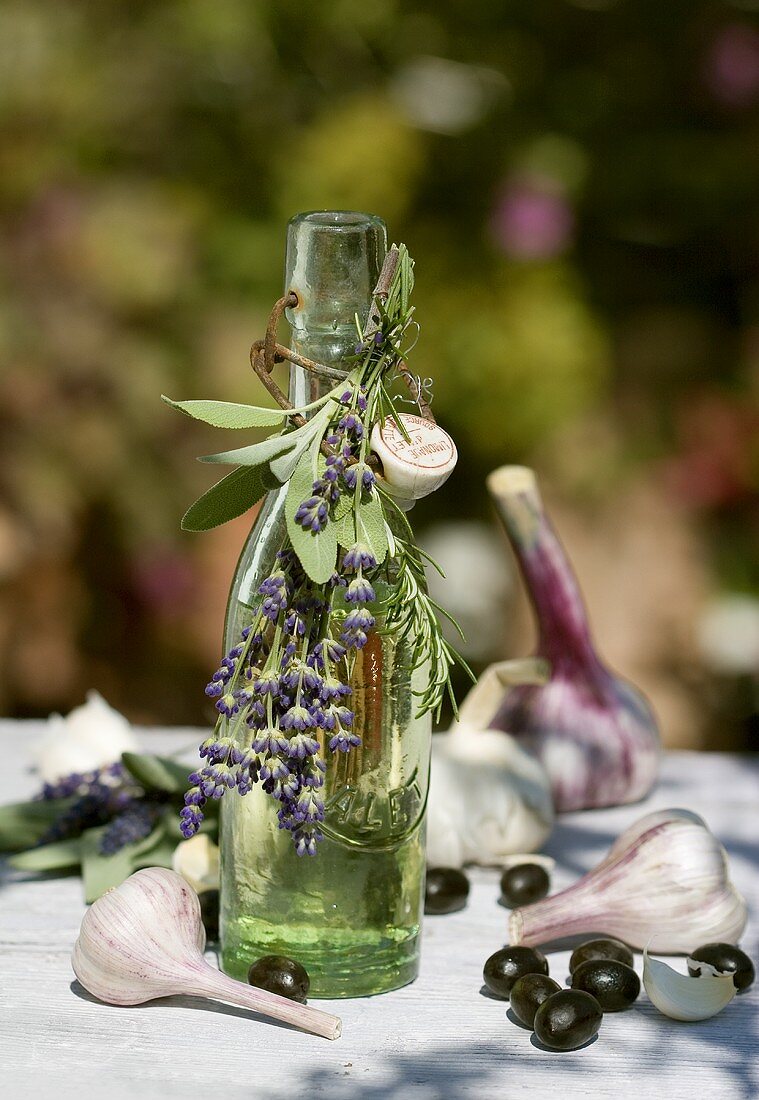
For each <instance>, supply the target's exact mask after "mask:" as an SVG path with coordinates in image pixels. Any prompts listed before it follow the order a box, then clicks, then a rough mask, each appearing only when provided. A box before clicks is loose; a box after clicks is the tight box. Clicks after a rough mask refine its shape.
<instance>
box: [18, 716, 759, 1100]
mask: <svg viewBox="0 0 759 1100" xmlns="http://www.w3.org/2000/svg"><path fill="white" fill-rule="evenodd" d="M39 732H40V727H39V725H38V724H36V723H33V722H26V723H18V722H0V748H1V749H2V750H3V757H2V758H3V772H4V782H3V792H4V795H5V797H6V798H8V797H9V796H12V797H14V800H15V798H22V797H25V796H26V795H27V794H30V793H32V792H33V791H34V790H35V789H36V786H37V784H36V782H35V780H34V777H33V776H32V775H31V774H30V773H28V774H23V775H22V767H23V765H22V764H21V763H19V761H18V754H19V750H20V747H22V746H23V745H24V744H25V743H31V741H32V739H33V738H36V737H37V736H38V735H39ZM194 740H195V738H194V736H193V735H192V734H190V733H188V731H183V732H177V731H171V732H168V731H153V732H147V731H146V733H145V737H144V741H145V745H146V747H147V748H148V749H150V750H155V751H166V750H168V749H176V748H178V747H179V746H180V745H183V744H191V743H192V742H193V741H194ZM664 806H685V807H688V808H690V809H693V810H695V811H696V812H698V813H700V814H702V815H703V816H704V817H705V819H706V820H707V822H708V823H709V824H710V825H711V827H712V829H713V830H714V831H715V832H716V833H717V835H718V836H719V837H720V839H721V840H722V841H723V843H724V844H725V846H726V847H727V850H728V852H729V854H730V857H731V862H732V868H733V878H734V880H735V882H736V884H737V885H738V887H739V889H740V890H741V891H742V892H743V894H744V895H745V896H746V899H747V901H748V902H749V906H750V909H751V914H752V918H751V922H750V924H749V928H748V930H747V933H746V935H745V937H744V940H743V945H744V947H745V949H746V950H747V951H748V952H749V953H750V954H752V956H753V958H754V959H755V960H757V959H758V958H759V927H758V924H757V919H756V914H757V912H758V911H759V866H757V855H758V845H757V836H758V834H759V761H757V760H756V759H754V760H749V759H746V758H738V757H730V756H725V755H710V756H702V755H698V754H695V753H678V754H670V755H669V756H668V757H667V758H666V760H665V762H664V767H663V774H662V779H661V782H660V784H659V786H658V789H657V791H656V793H655V794H654V796H653V797H652V798H650V799H649V800H648V801H647V802H646V803H645V804H643V805H639V806H634V807H628V808H624V809H615V810H602V811H595V812H592V813H586V814H572V815H568V816H566V817H564V818H562V819H561V822H560V824H559V825H558V826H557V827H556V830H555V832H554V834H553V837H552V839H551V841H550V843H549V844H548V846H547V848H546V851H547V852H548V853H549V854H550V855H552V856H554V857H555V858H556V859H557V868H556V871H555V874H554V879H553V882H554V886H555V887H556V888H560V887H563V886H565V885H568V884H569V883H570V882H572V881H574V879H575V878H576V877H577V876H578V875H579V874H580V873H581V872H583V871H585V870H587V869H588V868H589V867H590V866H592V865H593V864H594V863H595V862H596V861H597V859H598V858H600V856H601V855H602V854H603V853H604V852H605V850H606V848H607V847H608V846H609V844H610V843H611V841H612V839H613V838H614V837H615V836H616V835H617V834H618V833H619V832H620V831H621V830H622V829H623V828H624V827H625V826H627V825H628V824H630V823H631V822H632V821H633V820H635V818H636V817H638V816H640V815H641V814H642V813H643V812H645V811H647V810H650V809H653V808H661V807H664ZM472 880H473V886H472V892H471V895H470V901H469V904H468V906H467V908H466V909H465V910H463V911H462V912H460V913H455V914H451V915H448V916H441V917H428V918H426V922H425V928H424V947H423V954H422V968H421V974H420V976H419V978H418V979H417V981H416V982H414V983H413V984H412V985H410V986H407V987H406V988H405V989H402V990H398V991H397V992H395V993H389V994H385V995H384V996H381V997H375V998H366V999H362V1000H354V1001H341V1002H335V1001H333V1002H328V1004H329V1007H330V1008H331V1009H332V1010H334V1011H337V1012H338V1013H339V1014H340V1015H341V1016H342V1018H343V1036H342V1039H339V1040H338V1041H337V1042H333V1043H330V1042H328V1041H327V1040H324V1039H318V1038H315V1037H313V1036H310V1035H304V1034H301V1033H299V1032H296V1031H292V1030H289V1029H287V1028H285V1027H280V1026H278V1025H274V1024H270V1023H265V1022H263V1021H262V1020H261V1019H260V1018H257V1017H255V1016H254V1015H252V1014H250V1013H247V1012H245V1011H243V1010H239V1009H235V1008H231V1007H226V1006H214V1005H210V1004H209V1003H207V1002H197V1001H196V1002H194V1001H192V1000H191V999H186V998H171V999H167V1000H164V1001H159V1002H153V1003H152V1004H148V1005H142V1006H137V1007H134V1008H114V1007H110V1006H106V1005H101V1004H98V1003H97V1002H95V1001H94V1000H92V999H91V998H89V997H88V996H87V995H86V994H85V993H84V992H83V991H82V990H81V988H80V987H79V986H78V985H77V984H76V983H75V981H74V976H73V973H72V971H71V968H70V964H69V955H70V951H71V947H72V944H73V942H74V940H75V938H76V934H77V931H78V928H79V922H80V920H81V918H82V914H83V912H84V904H83V902H82V892H81V884H80V882H79V880H78V879H77V878H63V879H55V878H52V877H34V876H30V875H24V874H21V873H19V872H12V871H10V870H9V869H8V868H7V866H5V867H4V868H3V870H2V879H1V880H0V1071H1V1072H0V1096H2V1097H3V1098H6V1100H22V1098H23V1100H38V1098H44V1100H47V1098H48V1097H49V1098H51V1100H69V1098H76V1100H89V1098H90V1097H93V1098H97V1100H99V1098H100V1097H107V1098H108V1100H122V1098H129V1100H170V1098H173V1097H187V1098H188V1100H189V1098H193V1097H198V1096H208V1097H216V1096H219V1097H224V1098H225V1100H226V1098H232V1097H234V1098H236V1097H238V1096H239V1097H251V1098H258V1097H262V1098H266V1100H294V1098H299V1097H308V1098H309V1100H310V1098H313V1097H329V1098H330V1100H353V1098H358V1097H361V1098H366V1100H385V1098H393V1100H395V1098H398V1100H406V1098H411V1100H438V1098H439V1100H448V1098H452V1100H455V1098H456V1097H475V1096H476V1097H478V1098H479V1097H485V1096H493V1097H499V1098H504V1100H512V1098H516V1097H521V1096H534V1097H541V1098H545V1100H552V1098H554V1097H555V1098H557V1100H570V1098H574V1097H583V1098H584V1097H588V1098H590V1100H605V1098H614V1100H621V1098H626V1097H636V1098H638V1097H645V1098H646V1100H658V1098H660V1097H661V1098H662V1100H664V1098H666V1100H681V1098H682V1100H701V1098H705V1097H710V1098H715V1100H733V1098H741V1100H744V1098H745V1100H749V1098H752V1100H753V1098H755V1097H758V1096H759V1041H758V1031H757V1012H756V1008H757V1003H758V1002H759V995H758V992H757V988H756V987H754V988H753V989H752V990H751V991H750V992H749V993H748V994H744V995H743V996H741V997H739V998H737V999H736V1000H734V1001H733V1002H732V1004H730V1005H729V1006H728V1007H727V1009H725V1011H724V1012H723V1013H722V1014H721V1015H719V1016H717V1017H715V1018H714V1019H712V1020H709V1021H706V1022H704V1023H700V1024H678V1023H675V1022H674V1021H672V1020H668V1019H665V1018H664V1017H663V1016H661V1015H659V1014H658V1013H657V1012H656V1010H655V1009H654V1008H653V1006H652V1005H651V1004H650V1002H649V1001H648V999H647V998H646V995H645V993H642V994H641V997H640V1000H639V1002H638V1003H637V1004H636V1005H635V1007H634V1008H633V1009H632V1010H631V1011H629V1012H623V1013H617V1014H612V1015H607V1016H606V1017H605V1018H604V1022H603V1025H602V1027H601V1032H600V1034H599V1036H598V1038H597V1040H596V1041H595V1042H593V1043H592V1044H591V1045H590V1046H588V1047H586V1048H585V1049H584V1050H580V1051H576V1052H573V1053H568V1054H561V1053H549V1052H547V1051H544V1050H541V1049H539V1048H538V1047H536V1046H535V1045H534V1042H533V1040H532V1036H531V1034H530V1032H529V1031H527V1030H524V1029H522V1028H520V1027H518V1026H516V1025H515V1024H513V1023H511V1022H510V1021H509V1020H508V1019H507V1015H506V1013H507V1009H508V1005H507V1004H506V1003H505V1002H502V1001H497V1000H494V999H490V998H488V997H486V996H484V995H483V994H482V992H481V986H482V980H481V979H482V965H483V963H484V961H485V959H486V958H487V956H488V955H490V954H491V953H492V952H493V951H495V950H497V949H498V948H499V947H501V946H503V944H504V943H505V942H506V918H507V912H506V910H504V909H502V908H501V907H500V906H499V905H498V904H497V898H498V893H499V891H498V874H497V872H496V871H484V870H475V871H473V872H472ZM549 961H550V965H551V973H552V975H553V976H554V977H555V978H557V979H558V980H559V981H560V982H563V981H564V980H565V978H566V976H567V961H568V952H566V951H565V952H557V953H555V954H552V955H551V956H550V960H549ZM636 966H637V969H638V971H639V972H640V969H641V967H640V958H639V957H638V958H637V960H636Z"/></svg>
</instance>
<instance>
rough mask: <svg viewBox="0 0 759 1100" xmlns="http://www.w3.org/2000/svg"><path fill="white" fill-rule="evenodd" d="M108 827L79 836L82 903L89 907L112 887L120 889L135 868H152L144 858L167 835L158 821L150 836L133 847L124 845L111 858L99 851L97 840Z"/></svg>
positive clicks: (88, 831)
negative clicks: (82, 882)
mask: <svg viewBox="0 0 759 1100" xmlns="http://www.w3.org/2000/svg"><path fill="white" fill-rule="evenodd" d="M105 828H107V826H103V827H101V828H98V829H88V830H87V832H86V833H84V834H83V835H82V837H81V845H82V879H83V881H84V900H85V901H86V902H87V904H88V905H89V904H90V902H93V901H96V900H97V898H99V897H100V895H101V894H104V893H105V892H106V890H110V889H111V887H112V886H119V885H120V884H121V883H122V882H123V881H124V879H125V878H129V876H130V875H131V873H132V871H134V870H136V869H137V867H138V866H140V867H146V866H148V867H149V866H151V863H150V861H149V860H147V862H146V861H144V860H143V857H146V856H147V854H148V853H149V852H150V851H151V850H152V849H154V848H155V847H156V846H157V844H159V843H160V842H161V841H162V840H163V839H164V837H165V835H166V830H165V828H164V825H163V822H159V823H158V825H156V827H155V829H153V831H152V833H151V834H150V836H146V837H145V838H144V839H143V840H138V841H137V842H136V843H135V844H125V845H124V847H123V848H121V849H120V850H119V851H118V852H115V853H114V854H113V855H112V856H104V855H103V854H102V853H101V851H100V840H101V837H102V835H103V832H104V831H105Z"/></svg>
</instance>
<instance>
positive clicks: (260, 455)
mask: <svg viewBox="0 0 759 1100" xmlns="http://www.w3.org/2000/svg"><path fill="white" fill-rule="evenodd" d="M310 423H311V421H308V422H307V423H306V424H304V425H303V426H302V427H300V428H296V429H295V431H294V432H285V433H284V434H281V435H270V436H269V438H268V439H262V440H261V442H260V443H251V444H250V446H249V447H238V448H237V449H236V450H234V451H220V452H219V453H218V454H215V455H201V457H200V459H199V461H200V462H218V463H221V464H222V465H227V466H261V465H262V464H263V463H265V462H267V463H268V462H270V461H271V459H272V458H276V457H277V455H281V454H285V452H286V451H291V450H292V449H293V448H294V447H297V446H298V444H299V443H300V442H301V440H302V439H303V436H302V435H301V432H305V431H306V430H307V428H308V426H309V424H310Z"/></svg>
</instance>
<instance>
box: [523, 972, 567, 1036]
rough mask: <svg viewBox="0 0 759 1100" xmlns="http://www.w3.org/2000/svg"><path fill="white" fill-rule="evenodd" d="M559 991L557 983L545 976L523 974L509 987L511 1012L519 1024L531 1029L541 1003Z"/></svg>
mask: <svg viewBox="0 0 759 1100" xmlns="http://www.w3.org/2000/svg"><path fill="white" fill-rule="evenodd" d="M560 989H561V986H560V985H559V983H558V982H555V981H554V980H553V978H549V977H548V975H547V974H523V975H522V977H521V978H517V980H516V981H515V982H514V985H513V986H512V987H511V1011H512V1012H513V1013H514V1015H515V1016H516V1018H517V1019H518V1020H519V1021H520V1022H521V1023H523V1024H526V1025H527V1027H532V1026H533V1023H534V1021H535V1013H536V1012H537V1011H538V1009H539V1008H540V1006H541V1005H542V1003H543V1001H545V1000H547V999H548V998H549V997H551V996H553V994H554V993H558V992H559V990H560Z"/></svg>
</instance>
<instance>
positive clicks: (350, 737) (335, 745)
mask: <svg viewBox="0 0 759 1100" xmlns="http://www.w3.org/2000/svg"><path fill="white" fill-rule="evenodd" d="M360 744H361V738H360V737H359V736H358V734H355V733H352V732H351V730H344V729H339V730H338V731H337V733H336V734H335V735H334V736H333V737H330V739H329V747H330V750H331V751H332V752H349V751H350V749H352V748H358V746H359V745H360Z"/></svg>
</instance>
